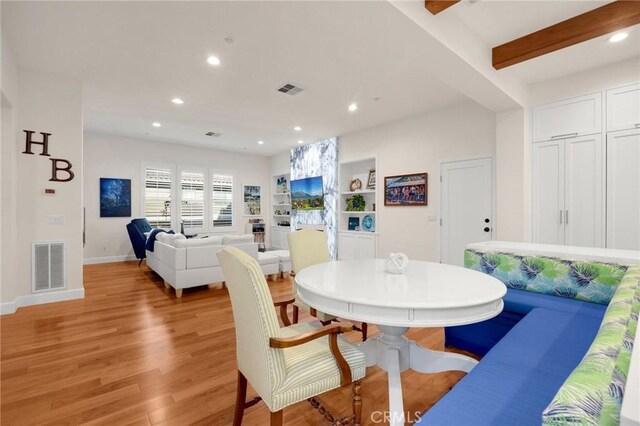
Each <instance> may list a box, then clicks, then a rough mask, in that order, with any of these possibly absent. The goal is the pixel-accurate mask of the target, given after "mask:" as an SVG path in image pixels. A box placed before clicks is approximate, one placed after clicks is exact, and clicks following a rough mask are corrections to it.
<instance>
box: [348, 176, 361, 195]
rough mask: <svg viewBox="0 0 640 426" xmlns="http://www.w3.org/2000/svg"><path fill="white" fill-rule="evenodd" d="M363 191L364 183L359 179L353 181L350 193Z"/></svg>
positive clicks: (350, 185)
mask: <svg viewBox="0 0 640 426" xmlns="http://www.w3.org/2000/svg"><path fill="white" fill-rule="evenodd" d="M361 189H362V181H361V180H360V179H358V178H355V179H353V180H352V181H351V183H350V184H349V191H351V192H354V191H359V190H361Z"/></svg>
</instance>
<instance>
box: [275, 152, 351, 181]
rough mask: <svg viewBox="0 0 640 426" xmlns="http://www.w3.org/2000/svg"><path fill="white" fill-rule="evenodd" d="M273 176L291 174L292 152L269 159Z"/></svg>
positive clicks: (282, 153)
mask: <svg viewBox="0 0 640 426" xmlns="http://www.w3.org/2000/svg"><path fill="white" fill-rule="evenodd" d="M338 149H339V148H338ZM269 168H270V170H271V176H276V175H286V174H288V173H291V151H290V150H286V151H284V152H281V153H279V154H276V155H273V156H271V157H270V158H269Z"/></svg>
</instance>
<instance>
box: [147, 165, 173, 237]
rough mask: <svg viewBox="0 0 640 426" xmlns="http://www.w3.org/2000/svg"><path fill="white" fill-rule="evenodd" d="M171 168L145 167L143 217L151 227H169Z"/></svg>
mask: <svg viewBox="0 0 640 426" xmlns="http://www.w3.org/2000/svg"><path fill="white" fill-rule="evenodd" d="M172 178H173V171H172V169H171V168H162V167H150V166H147V167H145V170H144V180H145V183H144V217H146V218H147V220H148V221H149V224H150V225H151V226H152V227H153V228H171V214H172V211H171V184H172Z"/></svg>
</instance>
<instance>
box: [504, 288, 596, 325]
mask: <svg viewBox="0 0 640 426" xmlns="http://www.w3.org/2000/svg"><path fill="white" fill-rule="evenodd" d="M502 300H503V301H504V310H505V311H508V312H515V313H518V314H521V315H522V316H524V315H526V314H528V313H529V312H531V310H532V309H534V308H547V309H554V310H556V311H562V312H568V313H575V314H582V315H595V316H597V317H599V318H602V316H603V315H604V312H605V310H606V309H607V305H601V304H599V303H590V302H584V301H582V300H578V299H567V298H565V297H557V296H551V295H549V294H542V293H534V292H532V291H526V290H516V289H513V288H509V289H507V294H506V295H505V296H504V298H503V299H502Z"/></svg>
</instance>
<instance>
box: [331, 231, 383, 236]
mask: <svg viewBox="0 0 640 426" xmlns="http://www.w3.org/2000/svg"><path fill="white" fill-rule="evenodd" d="M338 232H340V233H341V234H358V235H362V234H366V235H378V233H377V232H371V231H338Z"/></svg>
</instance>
